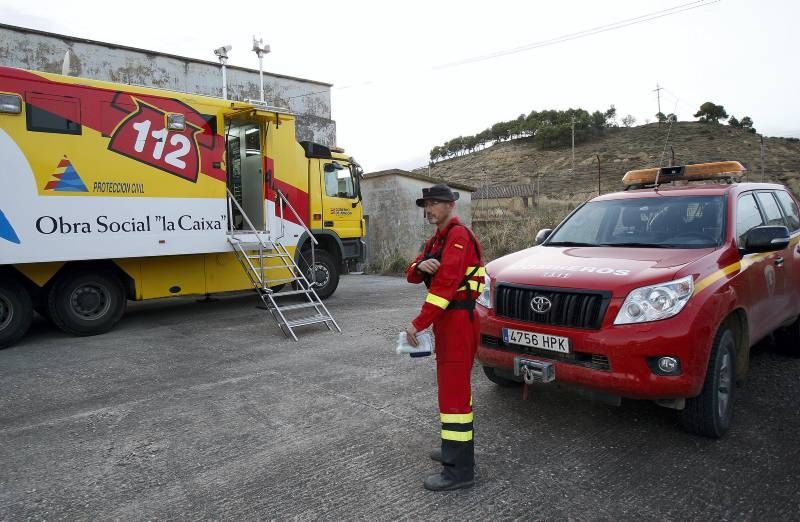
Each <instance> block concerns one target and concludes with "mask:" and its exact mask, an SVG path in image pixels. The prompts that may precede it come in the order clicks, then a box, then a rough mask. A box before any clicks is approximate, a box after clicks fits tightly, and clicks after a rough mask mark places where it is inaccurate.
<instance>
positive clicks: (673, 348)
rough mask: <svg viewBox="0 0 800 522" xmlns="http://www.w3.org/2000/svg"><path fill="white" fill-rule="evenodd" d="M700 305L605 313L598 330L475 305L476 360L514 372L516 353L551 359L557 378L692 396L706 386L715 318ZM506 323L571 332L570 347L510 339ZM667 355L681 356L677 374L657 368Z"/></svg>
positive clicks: (611, 389) (631, 393) (649, 394)
mask: <svg viewBox="0 0 800 522" xmlns="http://www.w3.org/2000/svg"><path fill="white" fill-rule="evenodd" d="M611 308H616V307H613V306H612V307H611ZM696 310H697V309H696V308H694V307H690V306H687V308H685V309H684V310H683V311H682V312H681V313H679V314H678V315H677V316H675V317H671V318H669V319H665V320H662V321H655V322H651V323H642V324H630V325H613V324H607V321H608V318H606V321H604V323H603V326H602V327H601V328H600V329H599V330H582V329H574V328H563V327H556V326H550V325H540V324H533V323H528V322H523V321H517V320H513V319H508V318H505V317H497V316H495V314H494V310H489V309H486V308H484V307H482V306H477V307H476V312H477V313H478V317H479V319H480V322H481V328H480V330H481V337H480V342H479V344H478V360H479V361H480V362H481V364H483V365H484V366H488V367H491V368H497V369H500V370H501V371H502V372H503V373H504V374H506V375H513V372H514V358H515V357H519V356H522V357H525V358H526V359H530V360H540V361H546V362H553V363H554V364H555V380H556V381H558V382H561V383H565V384H569V385H573V386H577V387H579V388H587V389H592V390H599V391H603V392H607V393H610V394H613V395H618V396H620V397H627V398H633V399H678V398H685V397H694V396H697V395H698V394H699V393H700V390H701V389H702V387H703V381H704V379H705V373H706V365H707V361H708V353H709V350H710V347H711V340H712V336H713V332H714V330H713V326H714V325H713V324H712V323H713V321H709V320H708V318H707V317H698V316H697V315H696V314H695V312H696ZM503 328H514V329H519V330H526V331H531V332H537V333H541V334H548V335H557V336H562V337H567V338H569V340H570V353H568V354H561V353H558V352H551V351H547V350H541V349H533V348H528V347H525V346H519V345H513V344H512V345H509V344H506V343H504V342H503V334H502V330H503ZM665 356H671V357H675V358H677V359H678V360H679V361H680V364H681V370H680V373H679V374H677V375H660V374H658V372H657V371H655V370H654V368H653V361H655V360H657V359H658V358H659V357H665Z"/></svg>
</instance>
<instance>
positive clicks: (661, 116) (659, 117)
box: [656, 112, 667, 123]
mask: <svg viewBox="0 0 800 522" xmlns="http://www.w3.org/2000/svg"><path fill="white" fill-rule="evenodd" d="M656 120H658V123H666V121H667V115H666V114H664V113H663V112H657V113H656Z"/></svg>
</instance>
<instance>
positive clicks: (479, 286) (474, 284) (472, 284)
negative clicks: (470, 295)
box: [457, 281, 484, 293]
mask: <svg viewBox="0 0 800 522" xmlns="http://www.w3.org/2000/svg"><path fill="white" fill-rule="evenodd" d="M467 287H469V288H470V290H473V291H475V292H478V293H481V292H483V288H484V284H483V283H479V282H478V281H467V284H466V285H464V286H462V287H461V288H459V289H458V290H457V291H459V292H460V291H461V290H466V289H467Z"/></svg>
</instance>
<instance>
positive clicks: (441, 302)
mask: <svg viewBox="0 0 800 522" xmlns="http://www.w3.org/2000/svg"><path fill="white" fill-rule="evenodd" d="M425 302H426V303H430V304H432V305H433V306H438V307H439V308H441V309H442V310H444V309H446V308H447V305H449V304H450V301H448V300H447V299H445V298H444V297H439V296H438V295H436V294H432V293H430V292H429V293H428V297H426V298H425Z"/></svg>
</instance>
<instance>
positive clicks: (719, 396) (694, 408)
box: [680, 325, 736, 439]
mask: <svg viewBox="0 0 800 522" xmlns="http://www.w3.org/2000/svg"><path fill="white" fill-rule="evenodd" d="M735 376H736V338H735V337H734V335H733V332H732V331H731V330H730V328H728V327H727V326H725V325H723V326H722V327H720V329H719V331H717V335H716V336H715V337H714V342H713V345H712V347H711V355H710V356H709V360H708V369H707V370H706V378H705V381H704V382H703V390H702V391H701V392H700V395H698V396H697V397H692V398H690V399H687V400H686V407H685V408H684V409H683V410H682V411H681V413H680V415H681V417H680V420H681V425H682V426H683V428H684V429H685V430H686V431H688V432H690V433H695V434H697V435H703V436H705V437H711V438H714V439H718V438H720V437H722V436H723V435H725V432H727V431H728V428H730V426H731V420H732V418H733V399H734V391H735V386H734V377H735Z"/></svg>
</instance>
